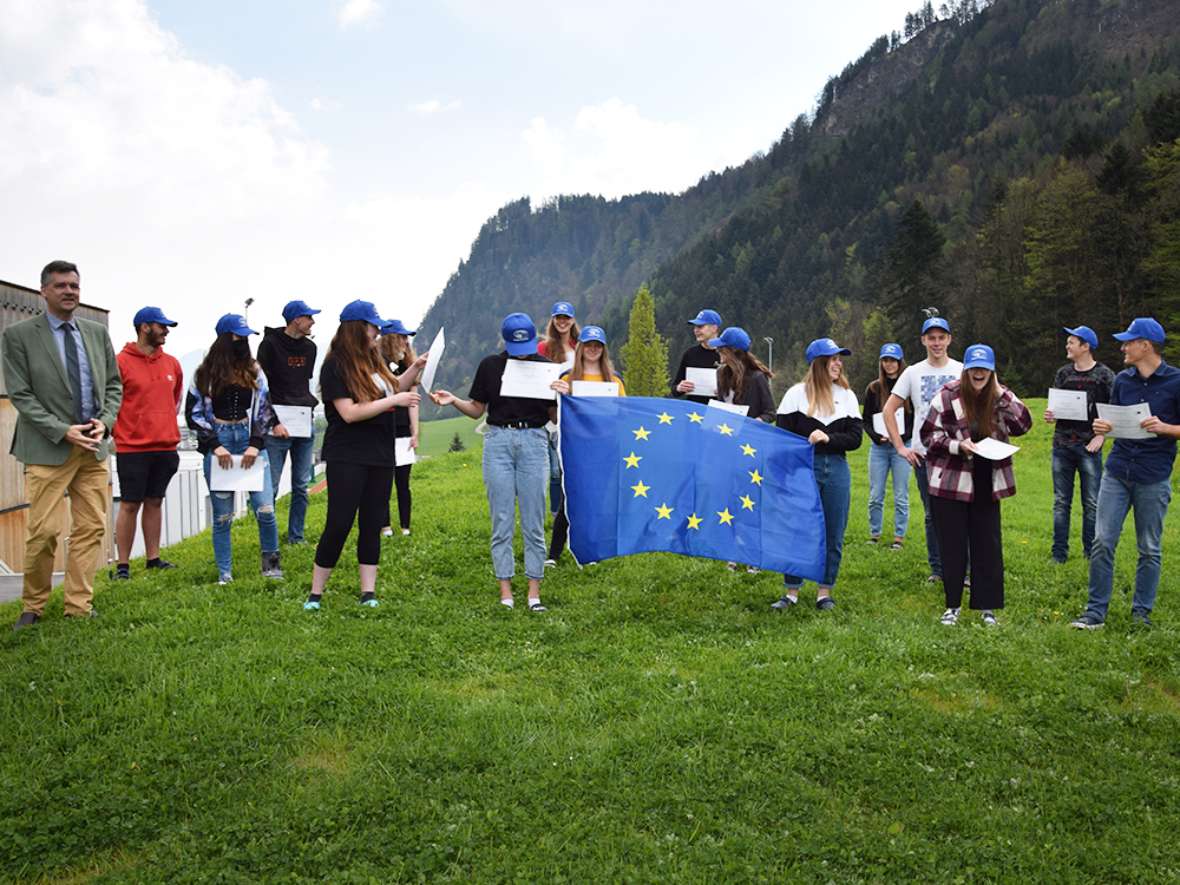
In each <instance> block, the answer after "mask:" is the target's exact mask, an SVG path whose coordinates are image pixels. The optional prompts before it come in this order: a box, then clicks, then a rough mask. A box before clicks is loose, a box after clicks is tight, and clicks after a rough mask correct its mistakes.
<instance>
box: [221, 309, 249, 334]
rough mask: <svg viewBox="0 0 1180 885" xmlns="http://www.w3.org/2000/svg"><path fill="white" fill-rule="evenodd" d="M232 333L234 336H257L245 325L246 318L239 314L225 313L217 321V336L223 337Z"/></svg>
mask: <svg viewBox="0 0 1180 885" xmlns="http://www.w3.org/2000/svg"><path fill="white" fill-rule="evenodd" d="M226 332H232V333H233V334H234V335H241V336H242V337H243V338H245V337H246V336H247V335H257V334H258V333H257V332H255V331H254V330H253V329H251V328H250V327H249V326H247V325H246V318H245V317H244V316H242V315H241V314H240V313H227V314H225V315H224V316H223V317H222V318H221V319H219V320H218V321H217V334H218V335H224V334H225V333H226Z"/></svg>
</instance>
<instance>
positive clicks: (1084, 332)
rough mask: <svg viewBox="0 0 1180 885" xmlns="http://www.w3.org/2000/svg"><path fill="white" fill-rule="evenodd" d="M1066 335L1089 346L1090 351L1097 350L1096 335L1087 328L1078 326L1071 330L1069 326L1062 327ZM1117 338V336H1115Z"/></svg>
mask: <svg viewBox="0 0 1180 885" xmlns="http://www.w3.org/2000/svg"><path fill="white" fill-rule="evenodd" d="M1062 328H1064V329H1065V331H1066V334H1069V335H1073V336H1074V337H1075V338H1078V339H1080V340H1082V341H1085V342H1086V343H1087V344H1089V345H1090V349H1091V350H1097V349H1098V335H1097V334H1095V332H1094V330H1093V329H1091V328H1090V327H1089V326H1078V327H1077V328H1076V329H1071V328H1070V327H1069V326H1063V327H1062ZM1115 337H1118V336H1115Z"/></svg>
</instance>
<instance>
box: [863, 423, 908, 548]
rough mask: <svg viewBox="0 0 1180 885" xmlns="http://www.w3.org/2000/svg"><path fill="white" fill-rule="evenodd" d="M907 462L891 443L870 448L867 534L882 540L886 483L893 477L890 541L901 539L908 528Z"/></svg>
mask: <svg viewBox="0 0 1180 885" xmlns="http://www.w3.org/2000/svg"><path fill="white" fill-rule="evenodd" d="M911 471H912V468H911V467H910V462H909V461H907V460H906V459H905V458H903V457H902V456H901V455H899V454H897V450H896V449H894V448H893V445H892V444H891V443H884V444H882V445H878V444H876V443H872V444H871V445H870V446H869V534H870V535H872V536H873V537H874V538H879V537H880V536H881V528H882V523H883V522H884V515H885V513H884V512H885V480H886V479H887V478H888V476H889V474H890V473H892V474H893V537H895V538H904V537H905V533H906V529H907V528H908V527H909V524H910V473H911Z"/></svg>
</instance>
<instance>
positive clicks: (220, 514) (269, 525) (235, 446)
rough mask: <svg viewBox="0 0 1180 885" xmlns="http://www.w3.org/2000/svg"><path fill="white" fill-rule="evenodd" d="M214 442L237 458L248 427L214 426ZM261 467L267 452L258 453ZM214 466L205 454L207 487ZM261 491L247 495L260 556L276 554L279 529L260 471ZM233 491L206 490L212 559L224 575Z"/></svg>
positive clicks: (228, 566) (229, 557) (228, 565)
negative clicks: (210, 521)
mask: <svg viewBox="0 0 1180 885" xmlns="http://www.w3.org/2000/svg"><path fill="white" fill-rule="evenodd" d="M214 428H215V429H216V431H217V440H218V442H220V443H221V445H223V446H225V448H226V450H227V451H228V452H229V453H230V454H231V455H240V454H242V453H243V452H245V451H246V448H247V446H249V444H250V426H249V425H248V424H216V425H214ZM258 457H259V458H260V459H261V460H262V463H263V464H264V465H268V464H269V462H268V461H267V458H266V451H265V450H263V451H261V452H259V453H258ZM212 465H213V453H212V452H206V453H205V485H206V486H208V485H209V474H210V471H211V470H212ZM262 475H263V477H264V479H263V484H262V491H261V492H250V509H251V510H253V511H254V518H255V519H256V520H258V543H259V546H261V547H262V552H263V553H275V552H277V551H278V549H279V529H278V525H277V524H276V523H275V493H274V486H273V485H271V481H270V470H263V471H262ZM235 494H236V493H235V492H215V491H213V490H212V489H210V491H209V500H210V501H211V502H212V504H213V559H214V560H215V561H216V562H217V571H219V572H221V573H222V574H227V573H229V572H232V571H233V547H232V546H231V545H230V529H231V528H232V527H233V522H234V495H235Z"/></svg>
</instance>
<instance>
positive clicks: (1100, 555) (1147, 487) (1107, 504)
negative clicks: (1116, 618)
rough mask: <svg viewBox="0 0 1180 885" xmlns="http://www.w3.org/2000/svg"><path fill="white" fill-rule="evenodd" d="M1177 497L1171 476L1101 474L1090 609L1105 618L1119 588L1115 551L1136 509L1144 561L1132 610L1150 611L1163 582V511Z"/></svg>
mask: <svg viewBox="0 0 1180 885" xmlns="http://www.w3.org/2000/svg"><path fill="white" fill-rule="evenodd" d="M1171 500H1172V481H1171V479H1170V478H1169V479H1162V480H1160V481H1159V482H1146V483H1144V482H1129V481H1128V480H1125V479H1121V478H1120V477H1118V476H1115V475H1113V474H1111V473H1107V474H1106V476H1104V477H1103V478H1102V488H1101V489H1100V490H1099V492H1098V519H1097V523H1098V530H1097V532H1096V534H1095V536H1094V546H1093V547H1092V548H1091V549H1090V600H1089V602H1088V603H1087V604H1086V611H1087V612H1088V613H1090V614H1092V615H1094V616H1095V617H1097V618H1098V619H1099V620H1105V619H1106V610H1107V608H1108V607H1109V606H1110V597H1111V594H1112V593H1113V592H1114V551H1115V548H1117V547H1118V543H1119V535H1121V534H1122V531H1123V523H1124V522H1125V521H1126V519H1127V511H1128V510H1131V509H1132V508H1133V509H1134V510H1135V542H1136V544H1137V545H1138V547H1139V566H1138V568H1136V569H1135V596H1134V598H1133V599H1132V600H1131V611H1132V612H1143V613H1144V614H1146V613H1147V612H1150V611H1151V609H1152V606H1154V605H1155V592H1156V590H1158V589H1159V584H1160V537H1161V536H1162V535H1163V533H1164V516H1165V515H1167V512H1168V502H1169V501H1171Z"/></svg>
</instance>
